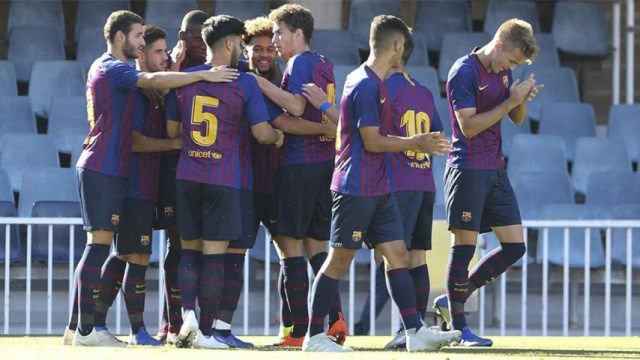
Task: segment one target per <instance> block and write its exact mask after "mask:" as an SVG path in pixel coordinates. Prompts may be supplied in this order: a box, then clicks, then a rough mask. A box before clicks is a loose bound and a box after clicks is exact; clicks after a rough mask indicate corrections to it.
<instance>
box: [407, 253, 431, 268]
mask: <svg viewBox="0 0 640 360" xmlns="http://www.w3.org/2000/svg"><path fill="white" fill-rule="evenodd" d="M426 263H427V251H426V250H411V251H409V268H411V269H413V268H416V267H418V266H422V265H425V264H426Z"/></svg>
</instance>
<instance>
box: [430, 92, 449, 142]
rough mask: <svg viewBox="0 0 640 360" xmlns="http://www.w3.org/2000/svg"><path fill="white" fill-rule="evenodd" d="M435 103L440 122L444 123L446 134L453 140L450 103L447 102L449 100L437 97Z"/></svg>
mask: <svg viewBox="0 0 640 360" xmlns="http://www.w3.org/2000/svg"><path fill="white" fill-rule="evenodd" d="M434 97H435V96H434ZM435 101H436V109H437V110H438V115H440V121H441V122H442V128H443V129H444V133H445V135H447V137H448V138H451V117H450V114H449V102H448V101H447V98H439V97H435Z"/></svg>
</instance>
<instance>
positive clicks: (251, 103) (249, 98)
mask: <svg viewBox="0 0 640 360" xmlns="http://www.w3.org/2000/svg"><path fill="white" fill-rule="evenodd" d="M240 85H241V86H242V90H243V92H244V94H245V98H244V117H245V119H247V121H249V125H250V126H254V125H257V124H259V123H261V122H265V121H269V120H270V119H271V117H270V116H269V112H268V110H267V105H266V103H265V99H264V96H263V95H262V92H261V91H260V88H259V87H258V83H257V82H256V79H255V78H253V77H252V76H248V75H246V76H243V77H242V78H241V81H240Z"/></svg>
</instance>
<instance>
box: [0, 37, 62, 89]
mask: <svg viewBox="0 0 640 360" xmlns="http://www.w3.org/2000/svg"><path fill="white" fill-rule="evenodd" d="M8 59H9V61H11V62H13V64H14V65H15V67H16V78H17V79H18V81H24V82H26V81H29V78H30V76H31V67H32V66H33V63H34V62H35V61H54V60H64V37H63V35H62V34H61V33H59V32H58V31H56V29H55V28H51V27H37V26H19V27H15V28H13V29H12V30H11V32H10V33H9V53H8Z"/></svg>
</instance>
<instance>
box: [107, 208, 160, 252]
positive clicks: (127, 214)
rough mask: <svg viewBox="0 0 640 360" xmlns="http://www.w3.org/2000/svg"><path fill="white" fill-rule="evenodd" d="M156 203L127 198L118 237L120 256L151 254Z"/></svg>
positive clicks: (117, 245) (117, 250)
mask: <svg viewBox="0 0 640 360" xmlns="http://www.w3.org/2000/svg"><path fill="white" fill-rule="evenodd" d="M153 212H154V203H153V201H151V200H144V199H133V198H126V199H125V200H124V209H123V210H122V220H121V221H120V231H119V232H118V234H117V235H116V252H117V253H118V255H129V254H151V239H152V237H153V236H152V235H153V229H152V226H153Z"/></svg>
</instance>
